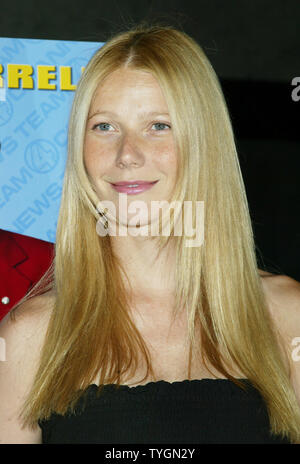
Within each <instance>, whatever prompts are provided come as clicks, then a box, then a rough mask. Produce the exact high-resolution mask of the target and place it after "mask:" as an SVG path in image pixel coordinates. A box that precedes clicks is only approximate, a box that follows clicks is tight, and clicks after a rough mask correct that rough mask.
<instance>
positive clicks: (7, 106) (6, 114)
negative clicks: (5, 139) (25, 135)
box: [0, 100, 14, 126]
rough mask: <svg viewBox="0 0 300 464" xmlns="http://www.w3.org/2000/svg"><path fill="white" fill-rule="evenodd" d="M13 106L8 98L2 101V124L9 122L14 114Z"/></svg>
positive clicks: (0, 115)
mask: <svg viewBox="0 0 300 464" xmlns="http://www.w3.org/2000/svg"><path fill="white" fill-rule="evenodd" d="M13 113H14V112H13V107H12V104H11V103H10V102H9V101H8V100H6V101H1V102H0V126H4V125H5V124H7V123H8V122H9V121H10V120H11V118H12V115H13Z"/></svg>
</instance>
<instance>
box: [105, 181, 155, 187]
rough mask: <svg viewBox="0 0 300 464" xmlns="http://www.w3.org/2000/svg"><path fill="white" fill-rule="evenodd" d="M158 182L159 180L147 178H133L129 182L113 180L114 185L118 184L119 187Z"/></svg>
mask: <svg viewBox="0 0 300 464" xmlns="http://www.w3.org/2000/svg"><path fill="white" fill-rule="evenodd" d="M156 182H158V181H157V180H154V181H146V180H131V181H127V182H112V185H116V186H117V187H122V186H126V187H128V186H129V185H148V184H155V183H156Z"/></svg>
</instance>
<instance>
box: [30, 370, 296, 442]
mask: <svg viewBox="0 0 300 464" xmlns="http://www.w3.org/2000/svg"><path fill="white" fill-rule="evenodd" d="M242 382H243V384H244V385H245V386H246V390H243V389H242V388H241V387H239V386H237V385H236V384H234V383H233V382H232V381H230V380H227V379H216V380H214V379H201V380H184V381H181V382H173V383H169V382H165V381H163V380H161V381H158V382H150V383H148V384H146V385H138V386H136V387H128V386H127V385H121V386H120V387H118V388H116V386H115V385H105V386H104V387H103V388H104V390H103V391H102V392H101V394H100V396H99V397H97V396H96V393H97V390H98V387H97V385H94V384H92V385H90V386H89V387H88V388H87V389H86V390H85V392H84V393H83V397H81V398H80V399H79V401H78V403H77V404H76V410H75V414H70V411H69V412H68V413H67V414H66V415H65V416H61V415H58V414H52V416H51V417H50V418H49V420H47V421H39V426H40V427H41V429H42V443H64V444H67V443H73V444H75V443H105V444H129V443H136V444H142V443H150V444H151V443H168V444H184V443H189V444H204V443H236V444H238V443H282V444H283V443H289V442H288V441H287V440H286V439H281V438H280V437H278V436H271V434H270V433H269V429H270V424H269V419H268V414H267V409H266V407H265V404H264V401H263V399H262V396H261V395H260V393H259V392H258V390H256V389H255V388H254V387H253V386H252V384H251V383H250V382H249V381H248V380H246V379H242Z"/></svg>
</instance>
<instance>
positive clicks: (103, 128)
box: [93, 122, 110, 132]
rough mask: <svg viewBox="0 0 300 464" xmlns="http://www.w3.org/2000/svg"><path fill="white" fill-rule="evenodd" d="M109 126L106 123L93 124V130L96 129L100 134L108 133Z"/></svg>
mask: <svg viewBox="0 0 300 464" xmlns="http://www.w3.org/2000/svg"><path fill="white" fill-rule="evenodd" d="M109 126H110V124H109V123H108V122H100V123H99V124H95V125H94V126H93V129H98V130H100V132H108V131H109V128H108V127H109Z"/></svg>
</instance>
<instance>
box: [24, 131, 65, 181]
mask: <svg viewBox="0 0 300 464" xmlns="http://www.w3.org/2000/svg"><path fill="white" fill-rule="evenodd" d="M58 159H59V153H58V151H57V149H56V147H55V145H53V143H51V142H49V141H48V140H43V139H39V140H34V141H33V142H31V143H30V144H29V145H27V148H26V151H25V163H26V164H27V166H28V167H29V168H30V169H31V170H32V171H34V172H38V173H40V174H46V173H47V172H50V171H52V169H54V168H55V166H56V164H57V162H58Z"/></svg>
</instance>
